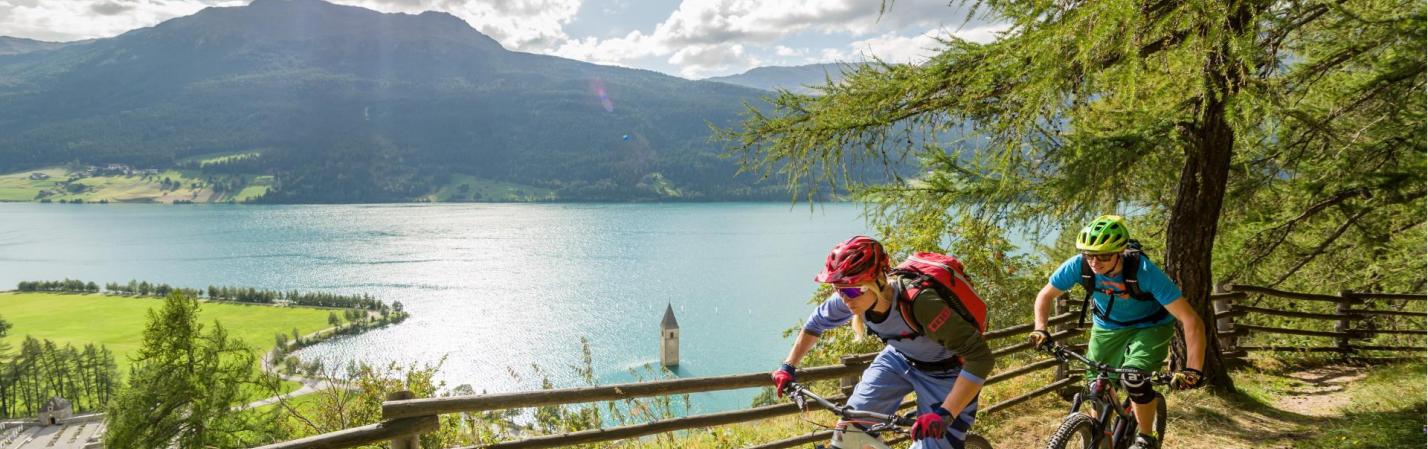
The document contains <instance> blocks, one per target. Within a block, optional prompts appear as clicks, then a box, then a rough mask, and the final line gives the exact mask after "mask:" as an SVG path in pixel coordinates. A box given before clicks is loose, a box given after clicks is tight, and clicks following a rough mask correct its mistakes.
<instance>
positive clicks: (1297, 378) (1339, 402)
mask: <svg viewBox="0 0 1428 449" xmlns="http://www.w3.org/2000/svg"><path fill="white" fill-rule="evenodd" d="M1285 375H1286V376H1287V377H1289V378H1291V379H1294V380H1293V381H1291V382H1293V383H1291V385H1290V390H1289V391H1287V392H1285V393H1286V395H1285V396H1283V397H1281V398H1279V400H1278V401H1277V402H1276V403H1275V404H1274V405H1275V407H1276V408H1279V409H1280V410H1284V411H1288V412H1293V413H1298V414H1301V415H1308V416H1319V417H1328V416H1335V415H1337V414H1338V413H1339V410H1340V409H1342V408H1343V407H1344V406H1345V405H1348V403H1349V395H1347V394H1343V393H1344V388H1346V387H1347V386H1348V384H1350V383H1353V382H1357V381H1359V380H1362V379H1363V378H1365V377H1368V371H1367V370H1366V369H1365V368H1361V367H1353V366H1325V367H1320V368H1314V369H1310V370H1308V371H1298V372H1293V373H1286V374H1285Z"/></svg>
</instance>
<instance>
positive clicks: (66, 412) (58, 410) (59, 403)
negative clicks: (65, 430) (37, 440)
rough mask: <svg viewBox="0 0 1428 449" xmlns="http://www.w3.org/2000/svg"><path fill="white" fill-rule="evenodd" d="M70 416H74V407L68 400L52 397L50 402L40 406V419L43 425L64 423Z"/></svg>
mask: <svg viewBox="0 0 1428 449" xmlns="http://www.w3.org/2000/svg"><path fill="white" fill-rule="evenodd" d="M70 416H74V408H73V406H71V405H70V403H69V401H68V400H65V399H64V398H50V400H49V402H46V403H45V405H44V406H42V407H40V416H39V421H40V425H42V426H56V425H60V424H63V423H64V420H66V419H69V417H70Z"/></svg>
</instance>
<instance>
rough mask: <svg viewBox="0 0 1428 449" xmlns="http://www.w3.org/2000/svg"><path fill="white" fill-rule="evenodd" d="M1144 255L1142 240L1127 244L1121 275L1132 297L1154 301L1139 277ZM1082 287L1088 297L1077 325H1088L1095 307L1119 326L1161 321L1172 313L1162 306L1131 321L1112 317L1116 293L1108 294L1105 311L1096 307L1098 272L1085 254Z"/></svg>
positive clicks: (1097, 313)
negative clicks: (1087, 312)
mask: <svg viewBox="0 0 1428 449" xmlns="http://www.w3.org/2000/svg"><path fill="white" fill-rule="evenodd" d="M1142 257H1145V252H1144V251H1142V250H1141V247H1140V242H1138V241H1135V240H1131V241H1130V242H1129V244H1128V245H1127V246H1126V249H1125V251H1124V252H1122V253H1121V275H1123V276H1125V280H1126V293H1127V294H1129V295H1130V297H1131V299H1134V300H1136V301H1154V300H1155V295H1153V294H1151V293H1150V292H1147V291H1144V290H1141V289H1140V280H1139V278H1138V277H1137V272H1139V271H1140V260H1141V258H1142ZM1081 289H1083V290H1085V291H1086V298H1085V300H1084V302H1083V304H1082V305H1081V318H1080V319H1079V320H1077V321H1076V327H1084V326H1085V325H1086V310H1087V309H1094V313H1095V314H1096V316H1098V317H1101V319H1102V320H1105V321H1106V322H1109V323H1111V324H1115V325H1117V326H1133V325H1136V324H1140V323H1148V322H1153V321H1160V320H1162V319H1165V316H1166V315H1169V314H1170V311H1168V310H1165V308H1164V307H1161V308H1159V309H1157V310H1156V311H1155V313H1152V314H1150V315H1147V316H1144V317H1141V318H1137V319H1134V320H1130V321H1119V320H1113V319H1111V310H1113V309H1115V307H1116V295H1108V296H1110V301H1109V302H1107V303H1106V310H1105V311H1102V310H1101V308H1100V307H1096V302H1095V301H1093V300H1092V299H1091V296H1092V295H1093V294H1094V293H1095V292H1096V272H1095V271H1092V270H1091V263H1090V262H1087V261H1086V257H1085V256H1081Z"/></svg>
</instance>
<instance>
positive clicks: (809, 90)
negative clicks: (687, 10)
mask: <svg viewBox="0 0 1428 449" xmlns="http://www.w3.org/2000/svg"><path fill="white" fill-rule="evenodd" d="M860 65H861V64H859V63H828V64H808V65H800V66H791V67H756V68H753V69H750V70H749V71H747V72H744V73H740V74H738V75H729V76H716V77H713V78H705V79H704V80H705V81H717V82H721V83H728V84H734V85H738V86H744V87H752V88H755V89H761V90H769V91H772V90H778V89H786V90H789V91H791V92H795V93H801V94H817V93H818V89H816V87H818V86H823V85H824V84H827V83H830V82H831V83H834V84H837V83H838V82H840V81H843V75H844V73H845V72H848V71H852V70H855V69H857V68H858V66H860Z"/></svg>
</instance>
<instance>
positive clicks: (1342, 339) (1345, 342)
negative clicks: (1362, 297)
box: [1334, 290, 1354, 356]
mask: <svg viewBox="0 0 1428 449" xmlns="http://www.w3.org/2000/svg"><path fill="white" fill-rule="evenodd" d="M1339 297H1340V298H1343V300H1342V301H1339V302H1338V303H1337V304H1336V305H1335V306H1334V313H1335V314H1336V315H1339V322H1337V323H1335V324H1334V332H1344V333H1347V332H1349V319H1350V318H1351V317H1352V316H1353V315H1351V314H1350V308H1351V307H1352V304H1350V301H1351V300H1353V297H1354V292H1351V291H1348V290H1339ZM1337 339H1338V341H1339V354H1340V355H1344V356H1347V355H1349V351H1351V350H1352V348H1350V347H1349V337H1348V336H1347V335H1341V336H1339V337H1337Z"/></svg>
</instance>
